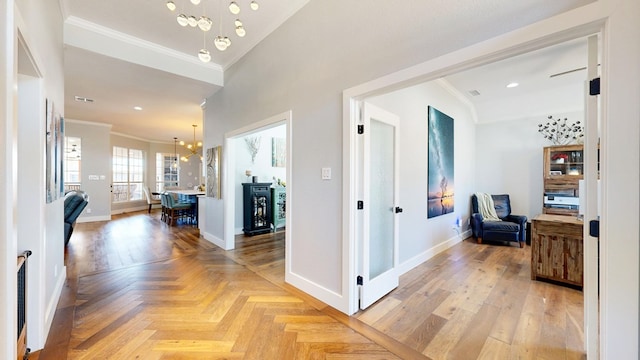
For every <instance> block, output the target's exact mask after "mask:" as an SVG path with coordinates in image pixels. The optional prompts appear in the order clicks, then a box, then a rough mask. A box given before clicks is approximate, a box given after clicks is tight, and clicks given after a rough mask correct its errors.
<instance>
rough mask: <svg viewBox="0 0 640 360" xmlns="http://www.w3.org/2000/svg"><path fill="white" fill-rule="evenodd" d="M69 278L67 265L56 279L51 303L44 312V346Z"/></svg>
mask: <svg viewBox="0 0 640 360" xmlns="http://www.w3.org/2000/svg"><path fill="white" fill-rule="evenodd" d="M66 279H67V267H66V266H65V267H64V268H63V269H62V271H60V273H59V274H58V279H57V280H56V286H55V288H54V289H53V295H52V296H51V298H50V299H49V303H48V304H47V309H46V311H45V313H44V329H43V330H44V331H43V336H44V339H43V342H42V345H43V347H44V343H45V342H46V340H47V337H48V336H49V331H50V330H51V324H52V323H53V316H54V315H55V314H56V309H57V308H58V302H59V301H60V297H61V296H62V288H63V287H64V282H65V281H66Z"/></svg>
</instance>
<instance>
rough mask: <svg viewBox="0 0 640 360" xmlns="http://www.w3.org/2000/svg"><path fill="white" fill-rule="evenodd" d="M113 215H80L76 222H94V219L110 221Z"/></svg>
mask: <svg viewBox="0 0 640 360" xmlns="http://www.w3.org/2000/svg"><path fill="white" fill-rule="evenodd" d="M110 220H111V215H101V216H84V217H79V218H78V220H76V222H78V223H85V222H94V221H110Z"/></svg>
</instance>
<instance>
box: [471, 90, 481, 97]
mask: <svg viewBox="0 0 640 360" xmlns="http://www.w3.org/2000/svg"><path fill="white" fill-rule="evenodd" d="M469 94H471V96H478V95H480V91H478V90H469Z"/></svg>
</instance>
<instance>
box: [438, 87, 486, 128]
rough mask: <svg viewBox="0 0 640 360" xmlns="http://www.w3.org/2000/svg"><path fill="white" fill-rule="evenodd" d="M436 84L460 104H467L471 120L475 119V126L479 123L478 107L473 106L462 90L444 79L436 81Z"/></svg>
mask: <svg viewBox="0 0 640 360" xmlns="http://www.w3.org/2000/svg"><path fill="white" fill-rule="evenodd" d="M435 82H436V83H437V84H438V85H440V87H442V88H443V89H444V90H446V91H447V92H448V93H449V94H451V95H453V96H454V97H455V98H456V99H458V100H459V101H460V102H462V103H463V104H465V105H466V106H467V107H468V108H469V111H470V112H471V118H472V119H473V123H474V124H477V123H478V113H477V111H476V106H475V105H473V102H471V100H469V98H468V97H466V96H465V95H464V94H463V93H462V92H460V90H458V89H456V87H454V86H453V85H451V83H450V82H448V81H447V80H445V79H444V78H439V79H436V81H435Z"/></svg>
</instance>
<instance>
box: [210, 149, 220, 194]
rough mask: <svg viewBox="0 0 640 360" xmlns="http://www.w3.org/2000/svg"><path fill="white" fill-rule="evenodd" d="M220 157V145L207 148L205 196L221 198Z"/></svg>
mask: <svg viewBox="0 0 640 360" xmlns="http://www.w3.org/2000/svg"><path fill="white" fill-rule="evenodd" d="M221 159H222V146H216V147H212V148H209V149H207V197H212V198H215V199H222V192H221V189H222V185H221V170H220V161H221Z"/></svg>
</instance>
